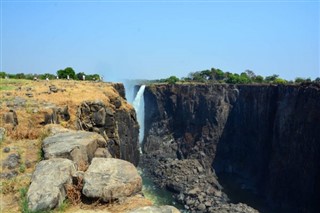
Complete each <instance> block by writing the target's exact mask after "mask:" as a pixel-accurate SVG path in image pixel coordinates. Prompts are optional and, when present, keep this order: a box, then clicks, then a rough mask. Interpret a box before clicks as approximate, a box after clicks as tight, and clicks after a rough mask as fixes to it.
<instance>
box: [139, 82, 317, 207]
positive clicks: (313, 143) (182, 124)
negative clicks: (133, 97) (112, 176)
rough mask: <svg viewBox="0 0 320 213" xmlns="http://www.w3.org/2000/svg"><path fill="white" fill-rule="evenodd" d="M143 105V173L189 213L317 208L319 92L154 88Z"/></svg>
mask: <svg viewBox="0 0 320 213" xmlns="http://www.w3.org/2000/svg"><path fill="white" fill-rule="evenodd" d="M144 99H145V129H144V131H145V135H144V139H143V143H142V149H143V155H142V157H141V160H140V165H141V164H142V165H144V167H145V168H146V171H148V172H149V174H150V175H151V176H152V177H153V179H154V180H155V182H156V183H157V184H158V185H160V186H163V187H165V188H167V189H169V190H170V191H173V192H175V193H176V198H177V200H178V201H179V202H180V203H182V204H183V205H184V206H185V208H186V209H188V210H189V211H191V212H197V211H198V212H217V208H220V207H221V209H223V205H229V206H228V207H226V208H229V209H232V208H235V209H236V208H238V209H239V208H240V209H241V208H242V207H241V206H240V207H239V206H238V207H237V206H232V205H233V204H227V203H228V202H229V199H231V202H232V201H234V202H239V201H241V202H243V203H247V204H248V205H252V206H253V207H254V208H256V209H257V210H259V211H260V212H316V211H317V210H318V209H319V208H320V206H319V203H318V200H319V198H320V183H319V177H320V166H319V164H318V162H319V160H320V153H319V151H320V145H319V143H320V139H319V132H320V125H319V122H320V112H319V109H320V87H319V85H316V84H308V85H271V84H270V85H228V84H211V85H210V84H176V85H174V84H172V85H170V84H155V85H149V86H147V87H146V88H145V92H144ZM223 188H225V190H224V189H223ZM227 189H231V190H229V192H235V193H234V194H232V193H231V194H228V193H229V192H228V190H227ZM236 192H240V193H243V192H249V194H250V196H251V197H253V198H249V199H247V200H246V199H245V197H244V196H242V195H240V196H239V195H238V196H237V195H236ZM235 197H238V198H239V197H240V199H237V198H235ZM240 205H241V204H240ZM212 206H218V207H212ZM219 206H220V207H219ZM244 208H246V207H244ZM248 208H249V207H248ZM250 211H251V210H250ZM250 211H249V210H248V211H244V212H250ZM234 212H237V211H234Z"/></svg>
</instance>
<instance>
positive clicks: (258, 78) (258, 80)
mask: <svg viewBox="0 0 320 213" xmlns="http://www.w3.org/2000/svg"><path fill="white" fill-rule="evenodd" d="M253 81H254V82H257V83H262V82H263V77H262V76H261V75H257V76H256V77H255V78H254V80H253Z"/></svg>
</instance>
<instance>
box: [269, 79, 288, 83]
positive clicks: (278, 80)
mask: <svg viewBox="0 0 320 213" xmlns="http://www.w3.org/2000/svg"><path fill="white" fill-rule="evenodd" d="M273 83H275V84H286V83H288V82H287V81H286V80H284V79H282V78H276V79H275V80H274V81H273Z"/></svg>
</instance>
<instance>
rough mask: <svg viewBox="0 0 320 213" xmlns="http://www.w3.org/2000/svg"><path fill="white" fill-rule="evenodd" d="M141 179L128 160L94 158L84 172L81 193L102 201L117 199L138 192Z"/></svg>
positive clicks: (140, 186) (140, 187)
mask: <svg viewBox="0 0 320 213" xmlns="http://www.w3.org/2000/svg"><path fill="white" fill-rule="evenodd" d="M141 189H142V179H141V177H140V175H139V174H138V171H137V169H136V168H135V167H134V165H133V164H131V163H130V162H127V161H124V160H119V159H114V158H94V159H93V160H92V162H91V165H90V166H89V168H88V170H87V171H86V172H85V174H84V186H83V190H82V192H83V194H84V195H85V196H87V197H91V198H101V199H102V200H104V201H106V202H107V201H112V200H118V199H121V198H125V197H129V196H131V195H134V194H136V193H138V192H140V191H141Z"/></svg>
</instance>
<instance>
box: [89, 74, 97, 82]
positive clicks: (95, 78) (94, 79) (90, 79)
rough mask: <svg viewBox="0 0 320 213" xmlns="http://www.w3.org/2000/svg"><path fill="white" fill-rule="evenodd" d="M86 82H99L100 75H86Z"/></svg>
mask: <svg viewBox="0 0 320 213" xmlns="http://www.w3.org/2000/svg"><path fill="white" fill-rule="evenodd" d="M86 80H88V81H97V80H100V75H99V74H93V75H86Z"/></svg>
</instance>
